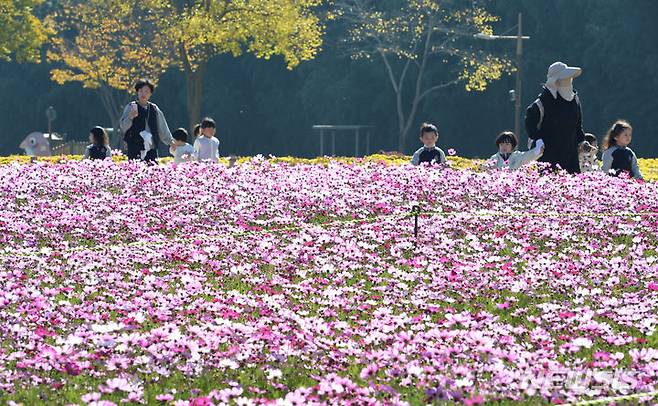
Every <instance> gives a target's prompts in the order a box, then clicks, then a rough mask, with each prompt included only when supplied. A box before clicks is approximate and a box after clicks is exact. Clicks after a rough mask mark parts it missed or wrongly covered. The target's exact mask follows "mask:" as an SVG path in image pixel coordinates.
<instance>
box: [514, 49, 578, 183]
mask: <svg viewBox="0 0 658 406" xmlns="http://www.w3.org/2000/svg"><path fill="white" fill-rule="evenodd" d="M581 73H582V69H581V68H577V67H571V66H567V65H566V64H564V63H562V62H555V63H553V64H552V65H551V66H550V67H549V68H548V74H547V75H546V83H545V85H544V89H543V91H542V93H541V94H540V95H539V97H537V100H535V101H534V102H533V103H532V104H531V105H530V106H528V109H527V110H526V117H525V126H526V131H527V132H528V137H529V139H528V148H530V147H531V143H532V141H536V140H539V139H542V140H543V141H544V154H543V155H542V156H541V158H540V159H539V161H540V162H547V163H550V164H552V165H553V166H559V167H560V168H562V169H564V170H566V171H567V172H569V173H580V164H579V161H578V150H579V148H580V146H581V145H582V144H584V143H585V142H586V141H585V132H584V131H583V112H582V108H581V104H580V99H579V98H578V94H577V93H576V91H575V90H574V88H573V79H574V78H577V77H578V76H580V75H581Z"/></svg>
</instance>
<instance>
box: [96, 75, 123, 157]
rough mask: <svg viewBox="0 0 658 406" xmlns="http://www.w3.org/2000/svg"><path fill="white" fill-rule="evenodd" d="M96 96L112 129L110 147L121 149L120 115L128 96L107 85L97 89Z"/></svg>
mask: <svg viewBox="0 0 658 406" xmlns="http://www.w3.org/2000/svg"><path fill="white" fill-rule="evenodd" d="M98 95H99V96H100V98H101V102H102V104H103V108H104V109H105V112H106V113H107V116H108V118H109V119H110V123H111V125H112V128H113V129H114V131H113V134H112V136H111V137H110V147H112V148H121V139H122V134H121V128H120V122H121V114H122V113H123V108H124V106H125V105H126V104H127V103H128V100H129V99H130V95H129V94H128V93H127V92H125V91H122V90H116V89H113V88H111V87H109V86H107V85H102V86H101V87H100V88H99V89H98Z"/></svg>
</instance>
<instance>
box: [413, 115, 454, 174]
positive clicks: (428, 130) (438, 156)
mask: <svg viewBox="0 0 658 406" xmlns="http://www.w3.org/2000/svg"><path fill="white" fill-rule="evenodd" d="M438 140H439V130H438V128H436V126H435V125H434V124H429V123H423V125H422V126H420V141H421V142H422V143H423V146H422V147H421V148H419V149H418V151H416V152H414V155H413V157H412V158H411V164H412V165H420V164H422V163H429V164H433V163H439V164H445V163H446V154H445V153H444V152H443V151H442V150H441V149H440V148H439V147H437V146H436V143H437V141H438Z"/></svg>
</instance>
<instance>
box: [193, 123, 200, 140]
mask: <svg viewBox="0 0 658 406" xmlns="http://www.w3.org/2000/svg"><path fill="white" fill-rule="evenodd" d="M192 134H194V136H195V137H198V136H199V134H201V124H196V125H195V126H194V131H193V132H192Z"/></svg>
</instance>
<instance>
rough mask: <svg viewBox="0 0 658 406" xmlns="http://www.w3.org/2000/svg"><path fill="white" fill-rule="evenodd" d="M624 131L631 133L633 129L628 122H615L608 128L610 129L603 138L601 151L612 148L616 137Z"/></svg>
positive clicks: (615, 142)
mask: <svg viewBox="0 0 658 406" xmlns="http://www.w3.org/2000/svg"><path fill="white" fill-rule="evenodd" d="M626 130H631V131H633V127H631V124H630V123H629V122H628V121H626V120H617V121H615V123H614V124H613V125H612V127H610V129H609V130H608V133H607V134H606V135H605V137H604V138H603V145H602V146H603V149H604V150H606V149H608V148H612V147H614V146H616V145H617V136H618V135H619V134H621V133H623V132H624V131H626Z"/></svg>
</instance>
